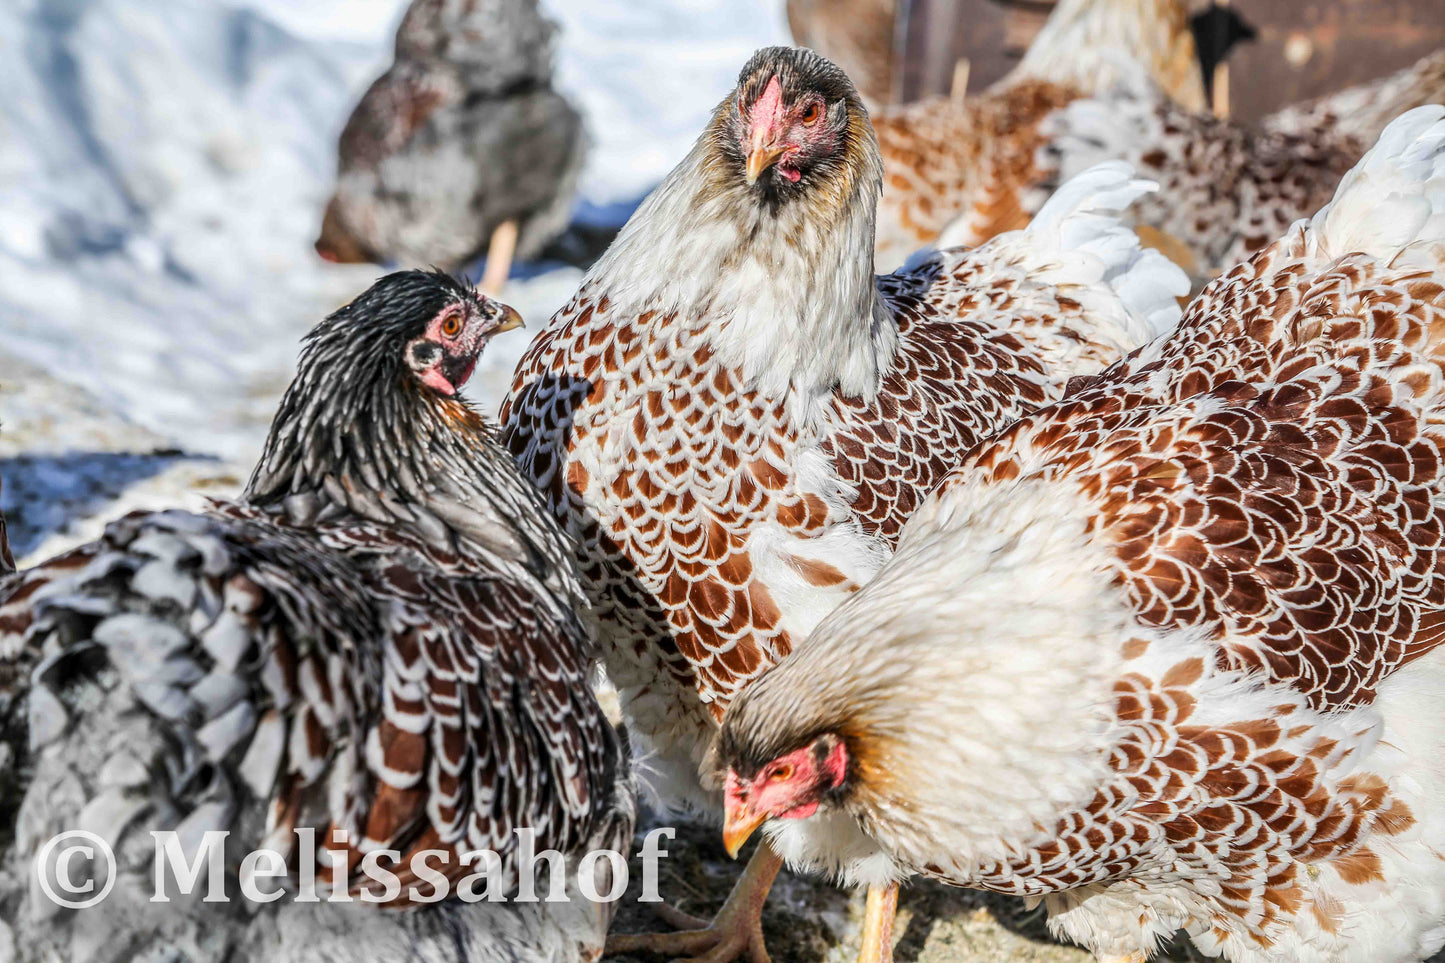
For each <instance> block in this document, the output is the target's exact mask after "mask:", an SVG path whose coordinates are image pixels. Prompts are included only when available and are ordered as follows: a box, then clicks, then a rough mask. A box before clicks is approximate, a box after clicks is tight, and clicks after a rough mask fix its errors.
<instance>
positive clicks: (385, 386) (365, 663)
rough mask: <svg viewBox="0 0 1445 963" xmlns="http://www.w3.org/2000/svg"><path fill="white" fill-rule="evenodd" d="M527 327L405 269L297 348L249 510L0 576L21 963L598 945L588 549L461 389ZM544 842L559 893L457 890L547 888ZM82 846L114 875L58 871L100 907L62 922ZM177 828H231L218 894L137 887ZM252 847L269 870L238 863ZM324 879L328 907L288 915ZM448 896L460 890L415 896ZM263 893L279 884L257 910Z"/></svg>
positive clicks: (164, 521)
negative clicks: (269, 861)
mask: <svg viewBox="0 0 1445 963" xmlns="http://www.w3.org/2000/svg"><path fill="white" fill-rule="evenodd" d="M517 323H519V322H518V318H517V316H516V314H515V312H513V311H512V310H511V309H510V308H507V307H505V306H504V305H500V304H497V303H495V302H491V301H488V300H486V299H484V298H480V297H478V296H477V295H476V294H475V292H473V291H472V290H471V289H469V288H467V287H465V286H464V285H461V284H459V283H458V282H456V281H454V280H452V279H451V278H449V277H447V276H446V275H443V274H438V273H423V272H415V271H413V272H404V273H399V274H393V275H389V276H388V277H385V278H383V279H382V280H380V281H378V282H377V283H376V284H375V285H374V286H373V287H372V288H371V289H370V290H368V291H367V292H366V293H364V294H362V295H361V296H360V297H358V298H357V299H356V300H355V301H353V302H352V303H351V304H349V305H347V306H345V307H343V308H341V309H340V310H338V311H337V312H335V313H334V314H332V315H331V316H330V317H328V318H327V319H326V320H324V321H323V322H321V324H319V325H318V326H317V327H316V328H315V330H313V331H312V332H311V334H310V335H309V337H308V339H307V343H306V347H305V349H304V351H303V352H302V357H301V363H300V370H299V373H298V374H297V376H296V379H295V381H294V382H293V383H292V385H291V387H290V388H289V389H288V391H287V392H286V395H285V397H284V399H283V401H282V403H281V407H280V410H279V412H278V414H277V415H276V419H275V421H274V423H273V425H272V429H271V434H270V437H269V439H268V441H267V444H266V449H265V453H264V455H263V456H262V458H261V460H260V462H259V464H258V465H257V467H256V469H255V472H254V474H253V475H252V477H251V480H250V483H249V484H248V486H247V488H246V490H245V492H244V494H243V495H242V496H241V498H240V499H239V500H238V501H236V502H234V503H224V504H223V503H217V504H214V505H213V506H212V508H211V509H210V510H209V511H207V512H205V513H201V514H191V513H186V512H180V511H170V512H160V513H149V514H139V513H138V514H134V515H130V516H127V517H126V518H124V519H121V520H120V521H118V522H115V523H113V524H112V525H111V526H110V527H109V528H108V529H107V530H106V532H105V535H104V536H103V537H102V538H100V539H99V540H97V541H95V542H93V543H90V544H88V545H85V546H83V547H81V548H78V549H75V550H74V551H71V552H69V553H68V554H65V555H62V556H59V557H57V558H53V559H51V560H49V561H47V562H45V563H42V564H40V565H38V566H36V567H34V568H32V569H29V570H27V571H23V572H20V573H18V574H14V575H9V576H6V577H5V578H4V580H3V581H0V753H3V755H4V764H3V767H0V813H3V815H4V821H3V823H0V920H3V923H0V947H4V948H7V949H9V950H10V951H11V954H12V955H11V956H10V957H9V958H16V956H15V954H18V959H20V960H22V961H38V960H50V959H68V960H75V961H97V963H99V961H111V960H117V961H118V960H132V959H138V958H148V959H149V958H162V957H163V958H165V959H168V960H177V961H201V960H219V959H236V958H242V957H244V958H245V959H249V960H267V961H300V960H317V961H322V960H339V959H417V960H427V961H442V960H489V961H502V960H508V961H511V960H515V961H528V963H532V961H536V960H557V961H563V960H567V961H570V960H582V959H592V958H595V954H596V952H598V951H600V949H601V941H602V936H603V932H604V931H605V929H606V925H607V923H608V921H609V920H608V918H609V916H610V912H609V909H608V905H607V904H605V903H594V902H591V901H589V900H587V899H584V898H579V896H578V887H584V889H582V891H581V895H583V896H585V895H586V889H585V887H586V886H587V885H592V886H595V888H596V890H595V891H596V892H598V893H603V894H605V893H608V892H609V891H610V888H611V883H612V880H611V878H610V876H609V867H608V864H607V862H606V861H603V862H601V863H593V864H592V865H591V866H590V867H589V866H588V864H586V863H582V864H581V868H582V869H583V870H587V871H588V875H587V877H586V880H587V882H584V881H583V880H582V879H581V878H580V877H579V876H578V872H579V865H578V861H577V860H576V859H575V857H577V856H578V855H579V854H582V853H585V852H588V851H590V850H593V849H596V848H599V847H606V848H611V849H625V847H626V845H627V842H628V840H629V838H630V833H631V825H632V820H633V808H632V807H633V803H632V792H631V780H630V776H629V775H628V767H627V764H626V759H625V753H624V750H623V749H622V747H621V746H620V743H619V741H618V739H617V736H616V733H615V731H614V730H613V728H612V727H611V725H609V724H608V722H607V720H606V719H605V717H604V716H603V714H602V712H601V709H600V708H599V706H598V704H597V702H596V700H595V698H594V697H593V695H592V692H591V689H590V687H589V685H588V675H589V671H588V667H589V664H590V659H589V656H590V651H589V641H588V640H589V636H588V634H587V632H586V631H585V630H584V628H583V624H582V623H581V622H580V621H579V616H578V612H579V610H581V609H582V608H583V607H584V605H585V603H584V602H583V601H582V596H581V591H580V586H579V580H578V577H577V573H576V571H575V569H574V563H573V561H572V554H573V552H572V548H571V546H570V545H569V544H568V543H567V541H566V539H565V537H564V536H563V534H562V532H561V530H560V529H559V528H558V526H557V525H556V523H555V522H553V521H552V519H551V517H550V515H549V514H548V513H547V512H546V511H545V510H544V509H543V507H542V503H541V501H540V500H539V499H538V497H537V496H536V494H535V493H534V492H533V491H532V489H531V488H530V487H529V486H528V484H527V483H526V482H525V481H524V480H523V479H522V478H521V477H520V476H519V475H518V473H517V472H516V470H515V468H514V467H513V465H512V462H511V459H510V456H509V455H508V454H507V453H506V452H505V451H504V450H503V449H502V448H500V447H499V446H498V445H497V444H496V443H495V442H494V441H493V439H492V434H491V428H490V427H489V426H488V425H487V424H486V423H484V422H483V421H482V419H481V418H480V416H479V415H478V414H477V413H476V412H474V411H473V410H472V409H471V408H470V407H468V405H467V404H466V403H465V402H464V401H462V400H461V399H460V398H458V397H457V390H458V389H459V388H460V387H461V385H462V384H463V383H464V382H465V381H466V379H467V378H468V376H469V375H470V374H471V371H472V369H473V367H474V365H475V364H476V360H477V356H478V354H479V352H480V351H481V350H482V348H483V346H484V345H485V344H486V342H487V340H488V339H489V338H491V337H492V336H493V335H494V334H496V333H497V332H499V331H505V330H507V329H508V328H510V327H513V326H515V325H516V324H517ZM528 828H529V829H532V830H535V833H536V836H535V848H536V849H537V850H539V851H540V850H543V849H549V848H552V849H557V850H559V851H561V852H562V853H564V854H566V855H567V856H568V857H569V860H570V862H571V865H570V866H569V867H568V869H569V873H568V877H567V886H568V888H569V892H570V893H571V895H572V896H573V899H572V900H571V901H570V902H568V903H558V904H553V903H540V904H539V903H531V904H510V905H509V904H503V903H475V902H467V901H464V900H462V899H459V898H458V897H457V895H456V894H458V893H459V892H460V891H461V888H462V884H463V883H465V882H466V879H467V878H468V877H471V876H473V875H474V874H475V873H477V872H481V871H482V870H483V868H484V866H485V864H480V865H478V864H473V865H471V866H468V865H465V863H464V861H463V859H462V858H461V854H464V853H471V852H473V851H476V850H491V851H493V852H495V853H497V854H498V856H499V859H500V861H499V862H498V863H497V864H496V865H495V866H494V867H492V869H491V875H492V877H493V880H494V883H495V885H496V886H497V887H498V889H497V892H503V891H508V890H513V889H514V888H515V887H516V886H517V885H518V883H519V881H520V880H522V879H530V878H531V874H530V873H529V872H526V871H525V868H524V866H523V865H521V861H520V860H519V858H518V847H519V846H521V845H523V844H522V842H521V840H520V838H519V837H518V836H517V834H516V833H515V832H514V830H518V829H528ZM77 829H79V830H86V831H89V832H92V833H95V834H96V835H98V836H99V837H101V838H102V839H103V840H105V842H106V843H107V844H108V845H109V846H110V847H111V848H112V850H113V851H114V852H115V854H116V860H117V868H116V869H115V870H114V872H113V873H110V872H107V871H106V870H105V869H104V867H103V865H101V864H97V866H96V867H92V872H91V873H83V872H81V871H80V870H79V869H77V866H79V865H80V864H81V863H82V862H83V861H82V860H71V866H70V877H71V879H76V878H85V879H93V880H94V881H95V882H96V883H97V884H98V885H103V884H105V883H106V879H107V878H109V879H112V881H113V882H114V890H113V891H112V892H111V894H110V895H109V897H108V898H107V899H106V901H105V902H103V903H101V904H99V905H98V906H95V907H92V908H89V909H83V910H76V911H64V912H62V911H60V909H59V907H58V906H56V905H54V904H52V903H51V902H49V901H48V900H47V899H46V898H45V897H44V896H43V895H42V892H41V890H40V888H39V887H38V886H37V883H38V882H39V880H40V879H41V877H40V876H38V875H37V872H36V871H34V870H33V867H34V865H35V862H36V859H37V855H38V854H40V853H42V852H43V847H44V845H45V843H46V841H47V840H48V839H50V838H52V837H54V836H55V835H56V834H57V833H61V832H63V831H70V830H77ZM167 830H174V831H175V832H176V833H177V834H178V835H177V837H176V838H177V840H178V841H179V843H180V845H181V849H182V851H183V853H184V855H185V858H186V859H187V861H190V860H193V859H197V858H199V855H198V854H199V853H200V852H201V851H202V850H201V849H200V846H201V841H202V840H203V839H204V834H205V833H207V832H210V831H221V832H229V833H230V837H229V839H228V840H227V841H226V844H225V845H226V850H225V857H226V860H227V862H226V864H225V867H224V880H223V885H224V886H225V887H226V892H227V893H228V894H229V895H230V896H231V897H232V900H233V902H232V903H230V904H210V903H202V902H200V900H199V893H198V894H197V897H196V898H195V899H180V898H176V899H175V900H174V901H173V902H170V903H152V902H148V898H149V896H150V894H151V892H152V891H153V890H152V869H151V867H152V865H153V862H154V860H155V853H154V850H155V847H156V845H157V844H156V843H155V842H154V841H153V840H152V838H151V834H152V833H153V832H158V831H167ZM308 830H310V831H313V832H314V834H315V835H314V846H310V845H308V843H307V841H306V839H305V838H304V837H305V832H306V831H308ZM342 834H344V836H343V835H342ZM256 848H267V849H271V850H274V851H276V852H277V853H279V854H281V855H280V856H278V857H277V859H278V860H280V859H282V857H284V859H285V862H283V863H281V872H280V877H281V878H279V879H278V878H271V877H272V876H274V875H275V874H272V873H270V872H269V870H265V869H257V868H255V867H254V866H253V867H252V869H250V870H248V869H247V866H246V864H245V863H241V864H240V868H239V869H237V865H236V861H237V860H239V859H240V857H241V854H242V853H244V852H247V851H250V850H253V849H256ZM386 850H392V851H395V855H394V857H391V858H390V859H385V858H383V857H380V856H375V855H374V854H375V853H376V852H377V851H386ZM427 850H431V851H434V852H433V853H432V855H430V856H428V857H427V859H426V865H422V866H417V865H416V864H415V863H413V857H414V856H415V855H416V854H418V853H421V852H422V851H427ZM364 854H365V855H364ZM371 858H375V859H377V860H378V864H377V865H378V866H379V867H380V868H384V869H389V870H392V871H393V872H394V874H395V877H396V880H397V883H398V887H399V888H397V889H395V890H390V889H389V888H388V887H386V886H378V885H377V884H376V883H375V882H373V880H372V878H371V877H370V876H368V875H367V874H366V873H365V872H364V870H365V868H366V864H365V861H364V860H365V859H371ZM392 859H394V861H391V860H392ZM288 864H289V868H290V873H289V874H287V873H286V872H285V869H286V867H287V865H288ZM44 865H47V866H48V865H49V864H44ZM257 865H260V866H264V865H265V864H264V863H263V864H257ZM528 865H530V864H528ZM97 867H98V868H97ZM272 868H275V867H272ZM313 874H314V879H315V880H316V887H317V889H316V892H319V893H320V894H321V896H322V901H321V902H319V903H316V902H311V903H308V902H302V901H299V900H297V899H296V897H297V896H298V895H300V896H305V895H306V894H307V884H306V883H305V880H306V878H307V877H308V876H312V875H313ZM45 878H49V877H48V876H47V877H45ZM439 879H445V880H447V881H448V885H449V888H450V889H451V892H452V893H453V894H454V895H453V897H452V898H450V899H447V900H444V901H442V902H439V903H438V904H437V905H435V906H427V907H421V908H417V907H418V906H419V904H422V903H426V902H429V897H431V896H433V895H434V894H435V893H436V892H437V888H436V887H437V886H438V880H439ZM248 882H249V883H251V884H253V885H254V886H255V887H256V890H257V891H260V892H271V891H275V890H277V889H278V887H284V888H285V889H286V893H285V895H284V896H283V898H282V899H281V900H280V901H278V902H276V903H274V904H267V905H262V904H259V903H254V902H250V903H247V902H246V901H245V900H243V899H242V895H241V894H242V893H243V892H244V891H243V890H241V889H240V887H241V886H244V885H246V884H247V883H248ZM476 883H477V881H476V880H473V882H472V884H469V885H471V886H475V885H476ZM545 885H551V881H550V880H548V881H546V883H545ZM544 892H545V891H544ZM328 893H334V894H338V895H341V896H345V895H348V894H349V895H351V896H352V897H354V898H355V900H354V901H353V902H349V903H342V904H337V903H334V902H330V901H328V900H327V894H328ZM372 900H374V901H375V902H378V903H382V904H385V905H384V906H381V905H373V903H372V902H371V901H372ZM402 910H409V911H406V912H403V911H402Z"/></svg>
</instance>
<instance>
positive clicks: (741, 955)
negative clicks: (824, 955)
mask: <svg viewBox="0 0 1445 963" xmlns="http://www.w3.org/2000/svg"><path fill="white" fill-rule="evenodd" d="M782 865H783V860H782V859H781V857H779V856H778V854H777V853H775V852H773V848H772V847H771V846H769V845H768V843H767V840H764V841H763V844H762V845H761V846H759V847H758V851H757V852H755V853H753V858H752V859H750V860H749V861H748V868H747V869H745V870H743V875H742V877H741V878H740V879H738V881H737V884H736V885H735V886H733V891H732V892H731V893H729V894H728V898H727V902H726V903H724V904H723V907H722V909H720V910H718V913H717V916H715V917H713V921H712V923H711V924H710V925H709V926H708V927H707V928H706V929H698V930H686V931H684V932H681V933H622V934H619V935H617V936H611V937H608V939H607V950H606V954H605V955H608V956H611V955H613V954H616V953H656V954H659V955H662V956H668V957H675V956H678V955H680V954H683V953H693V954H697V955H696V956H694V957H693V960H694V961H695V963H728V961H731V960H739V959H746V960H747V961H748V963H769V960H768V951H767V948H766V947H764V946H763V903H765V902H766V901H767V899H768V890H769V889H771V888H772V885H773V877H775V876H777V875H778V870H779V869H780V868H781V867H782ZM658 915H659V916H663V917H665V918H666V917H671V918H672V919H675V920H677V921H679V922H684V923H685V922H690V921H691V918H690V917H687V915H686V914H683V913H678V912H677V911H676V910H668V911H667V912H666V913H663V912H661V911H659V912H658Z"/></svg>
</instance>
